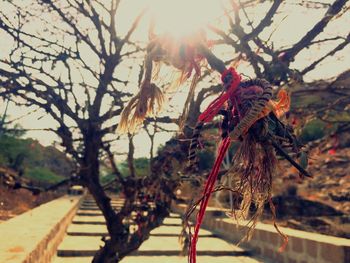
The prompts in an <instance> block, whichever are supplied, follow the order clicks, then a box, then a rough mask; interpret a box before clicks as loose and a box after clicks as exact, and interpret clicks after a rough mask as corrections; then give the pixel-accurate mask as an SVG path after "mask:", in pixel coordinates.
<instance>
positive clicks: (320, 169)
mask: <svg viewBox="0 0 350 263" xmlns="http://www.w3.org/2000/svg"><path fill="white" fill-rule="evenodd" d="M309 157H310V161H309V168H308V170H309V172H310V173H311V174H312V175H313V178H312V179H310V178H303V179H301V178H300V177H299V176H298V173H297V171H296V170H295V169H294V168H292V167H288V166H284V167H283V168H282V172H281V173H282V174H283V176H281V177H280V178H279V179H277V180H276V181H275V189H274V192H275V195H276V196H277V197H276V198H275V201H276V200H277V199H278V198H282V199H283V202H281V203H282V205H281V206H280V208H282V212H280V218H279V220H278V221H279V223H280V225H284V226H289V227H292V228H297V229H302V230H307V231H312V232H318V233H323V234H329V235H335V236H340V237H346V238H350V148H349V147H348V146H346V147H341V146H340V147H337V148H334V147H332V143H331V142H327V141H323V142H321V143H320V144H319V145H317V147H314V148H313V149H312V150H311V152H310V154H309ZM277 203H278V200H277Z"/></svg>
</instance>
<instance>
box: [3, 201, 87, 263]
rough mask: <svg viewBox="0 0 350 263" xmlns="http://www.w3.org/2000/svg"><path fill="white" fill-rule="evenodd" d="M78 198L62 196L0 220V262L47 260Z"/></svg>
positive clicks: (52, 252)
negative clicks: (10, 217)
mask: <svg viewBox="0 0 350 263" xmlns="http://www.w3.org/2000/svg"><path fill="white" fill-rule="evenodd" d="M80 199H81V196H64V197H61V198H58V199H56V200H53V201H51V202H48V203H46V204H43V205H41V206H39V207H36V208H34V209H33V210H30V211H28V212H26V213H24V214H22V215H19V216H16V217H14V218H12V219H10V220H8V221H6V222H3V223H1V224H0V262H6V263H12V262H13V263H15V262H16V263H19V262H23V263H34V262H35V263H44V262H45V263H46V262H50V261H51V258H52V257H53V256H54V255H55V253H56V249H57V247H58V245H59V244H60V242H61V241H62V239H63V237H64V235H65V232H66V229H67V227H68V225H69V224H70V223H71V221H72V219H73V216H74V215H75V212H76V210H77V208H78V205H79V202H80Z"/></svg>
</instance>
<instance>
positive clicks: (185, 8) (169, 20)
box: [150, 0, 222, 37]
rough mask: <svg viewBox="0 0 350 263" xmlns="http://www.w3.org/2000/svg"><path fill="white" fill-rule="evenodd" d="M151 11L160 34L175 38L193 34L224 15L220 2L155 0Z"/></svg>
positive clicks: (152, 2)
mask: <svg viewBox="0 0 350 263" xmlns="http://www.w3.org/2000/svg"><path fill="white" fill-rule="evenodd" d="M150 2H151V6H150V10H151V13H152V15H153V16H154V19H155V23H156V31H157V32H158V33H169V34H172V35H173V36H175V37H182V36H186V35H189V34H192V33H194V32H196V31H198V30H200V29H201V28H204V27H205V25H206V24H208V23H212V22H213V21H214V20H215V19H217V18H218V17H220V15H222V9H221V8H220V1H203V0H176V1H174V0H153V1H150Z"/></svg>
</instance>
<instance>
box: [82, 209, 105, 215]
mask: <svg viewBox="0 0 350 263" xmlns="http://www.w3.org/2000/svg"><path fill="white" fill-rule="evenodd" d="M77 215H78V216H102V212H101V211H94V210H78V212H77Z"/></svg>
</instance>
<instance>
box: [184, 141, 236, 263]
mask: <svg viewBox="0 0 350 263" xmlns="http://www.w3.org/2000/svg"><path fill="white" fill-rule="evenodd" d="M230 143H231V140H230V137H226V138H224V139H223V140H222V141H221V143H220V146H219V151H218V157H217V158H216V160H215V163H214V166H213V169H212V170H211V172H210V175H209V177H208V179H207V182H206V184H205V189H204V191H203V195H202V196H203V200H202V201H201V204H200V207H199V211H198V214H197V220H196V225H195V228H194V234H193V236H192V240H191V247H190V256H189V259H190V263H196V253H197V241H198V233H199V229H200V227H201V224H202V222H203V218H204V213H205V210H206V208H207V206H208V201H209V198H210V194H211V192H212V191H213V188H214V185H215V182H216V179H217V176H218V173H219V169H220V165H221V163H222V160H223V159H224V156H225V154H226V152H227V149H228V147H229V146H230Z"/></svg>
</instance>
